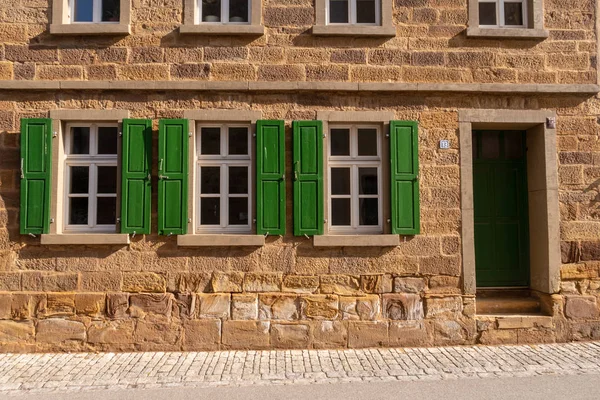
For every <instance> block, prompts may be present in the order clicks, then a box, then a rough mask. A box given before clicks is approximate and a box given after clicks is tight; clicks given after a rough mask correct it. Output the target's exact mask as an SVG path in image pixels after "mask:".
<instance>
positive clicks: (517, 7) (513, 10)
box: [504, 2, 523, 25]
mask: <svg viewBox="0 0 600 400" xmlns="http://www.w3.org/2000/svg"><path fill="white" fill-rule="evenodd" d="M504 25H523V3H513V2H511V3H504Z"/></svg>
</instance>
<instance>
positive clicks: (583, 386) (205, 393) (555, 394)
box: [5, 375, 600, 400]
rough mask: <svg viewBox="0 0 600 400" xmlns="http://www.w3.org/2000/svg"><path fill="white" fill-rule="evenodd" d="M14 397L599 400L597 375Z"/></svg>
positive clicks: (73, 399) (49, 399)
mask: <svg viewBox="0 0 600 400" xmlns="http://www.w3.org/2000/svg"><path fill="white" fill-rule="evenodd" d="M5 398H6V399H8V398H10V399H19V400H192V399H193V400H199V399H216V400H220V399H226V400H253V399H258V400H278V399H310V400H319V399H327V400H353V399H378V400H379V399H382V400H383V399H394V400H404V399H410V400H462V399H485V400H496V399H498V400H500V399H502V400H512V399H523V400H538V399H539V400H551V399H568V400H584V399H585V400H588V399H589V400H599V399H600V375H567V376H564V375H563V376H538V377H526V378H486V379H459V380H446V381H432V382H426V381H421V382H384V383H375V382H371V383H363V382H358V383H343V384H314V385H265V386H244V387H220V388H176V387H174V388H169V389H164V388H161V389H155V390H148V389H144V390H135V389H130V390H118V391H117V390H103V391H93V392H78V393H73V392H62V393H60V392H56V393H43V394H38V395H36V394H26V395H18V396H14V397H13V396H7V397H5Z"/></svg>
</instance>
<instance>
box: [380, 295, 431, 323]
mask: <svg viewBox="0 0 600 400" xmlns="http://www.w3.org/2000/svg"><path fill="white" fill-rule="evenodd" d="M383 315H384V317H386V318H389V319H392V320H421V319H423V301H422V300H421V296H419V295H416V294H384V295H383Z"/></svg>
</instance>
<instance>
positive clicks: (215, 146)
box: [200, 128, 221, 155]
mask: <svg viewBox="0 0 600 400" xmlns="http://www.w3.org/2000/svg"><path fill="white" fill-rule="evenodd" d="M200 154H208V155H211V154H212V155H215V154H216V155H219V154H221V128H202V130H201V132H200Z"/></svg>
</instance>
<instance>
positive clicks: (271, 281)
mask: <svg viewBox="0 0 600 400" xmlns="http://www.w3.org/2000/svg"><path fill="white" fill-rule="evenodd" d="M282 279H283V275H282V274H281V273H270V272H250V273H247V274H246V275H245V276H244V291H246V292H279V291H281V282H282Z"/></svg>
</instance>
